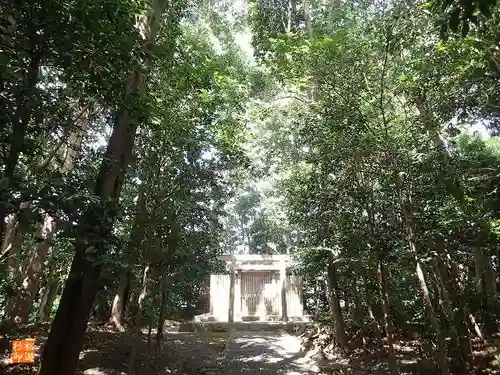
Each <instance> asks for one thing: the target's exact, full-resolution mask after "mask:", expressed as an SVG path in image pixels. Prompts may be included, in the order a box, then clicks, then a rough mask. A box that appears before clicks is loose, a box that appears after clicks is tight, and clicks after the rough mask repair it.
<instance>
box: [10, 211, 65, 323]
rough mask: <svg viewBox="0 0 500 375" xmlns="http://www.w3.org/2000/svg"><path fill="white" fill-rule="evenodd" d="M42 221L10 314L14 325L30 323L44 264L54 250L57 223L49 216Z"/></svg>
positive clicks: (37, 228) (37, 225) (38, 224)
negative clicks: (52, 249) (53, 240)
mask: <svg viewBox="0 0 500 375" xmlns="http://www.w3.org/2000/svg"><path fill="white" fill-rule="evenodd" d="M40 219H41V221H38V222H37V223H36V234H35V238H36V245H35V249H34V251H33V253H32V254H31V258H30V260H29V263H28V267H27V270H26V277H25V278H24V280H23V282H22V285H21V288H20V290H19V294H18V296H17V301H16V304H15V306H14V309H13V311H11V313H10V319H11V321H12V322H14V323H21V324H26V323H28V319H29V314H30V312H31V307H32V305H33V300H34V299H35V296H36V293H37V291H38V285H39V280H40V276H41V273H42V267H43V263H44V262H45V258H46V257H47V255H48V254H49V251H50V249H51V248H52V239H53V234H54V229H55V222H54V220H53V219H52V218H51V217H50V216H49V215H44V217H42V216H41V217H40Z"/></svg>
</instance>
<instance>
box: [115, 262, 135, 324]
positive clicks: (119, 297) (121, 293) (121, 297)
mask: <svg viewBox="0 0 500 375" xmlns="http://www.w3.org/2000/svg"><path fill="white" fill-rule="evenodd" d="M130 279H131V272H130V270H126V271H123V272H122V275H121V278H120V282H119V285H118V290H117V292H116V294H115V298H114V299H113V304H112V307H111V319H110V321H111V322H112V323H113V324H114V325H115V327H116V329H118V330H119V331H120V332H124V331H125V327H124V325H123V322H124V313H125V307H126V304H127V301H128V297H129V293H130V283H131V280H130Z"/></svg>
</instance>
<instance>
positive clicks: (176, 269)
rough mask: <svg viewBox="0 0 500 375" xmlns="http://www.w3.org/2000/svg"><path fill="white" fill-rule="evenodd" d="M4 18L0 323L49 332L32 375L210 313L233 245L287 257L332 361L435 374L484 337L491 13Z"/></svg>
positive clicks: (497, 71)
mask: <svg viewBox="0 0 500 375" xmlns="http://www.w3.org/2000/svg"><path fill="white" fill-rule="evenodd" d="M0 10H1V12H0V116H1V120H2V124H3V125H2V126H1V127H0V161H1V167H0V242H1V249H0V313H1V314H2V316H3V321H4V322H5V323H6V325H24V324H27V323H33V322H37V321H41V322H51V324H52V327H51V332H50V335H49V337H48V341H47V345H46V348H45V351H44V354H43V356H42V365H41V370H40V374H41V375H49V374H56V373H57V374H58V373H61V374H63V373H64V374H73V373H74V372H75V370H76V365H77V361H78V353H79V352H80V350H81V345H82V340H83V335H84V333H85V329H86V326H87V323H88V321H89V320H94V321H111V322H112V323H113V324H114V326H115V327H116V328H117V329H118V330H120V331H124V330H131V331H132V332H134V333H136V334H138V329H139V327H142V326H149V328H150V332H151V327H153V326H155V325H157V326H158V327H159V331H158V332H162V328H163V324H164V321H165V319H166V318H167V317H170V318H175V319H191V318H192V317H193V316H194V315H196V314H201V313H203V312H206V311H207V295H208V288H209V285H208V283H209V275H210V274H211V273H216V272H222V269H221V267H222V265H221V264H219V263H217V261H216V256H217V255H218V254H220V253H222V252H246V253H259V254H271V253H288V254H291V255H292V256H293V259H295V266H294V269H293V270H291V271H293V272H295V273H298V274H301V275H303V277H304V280H305V290H304V297H305V298H304V300H305V305H306V309H307V310H308V312H309V313H310V314H312V315H314V316H315V317H317V318H318V319H319V320H322V321H326V322H327V323H326V324H327V325H329V326H331V328H332V332H333V333H334V335H333V337H334V338H333V343H334V345H335V346H336V347H338V348H339V349H341V350H344V351H348V350H349V349H350V348H351V347H352V345H353V344H352V341H353V340H354V338H355V337H357V336H356V335H359V334H361V336H363V337H377V338H378V339H379V341H380V342H382V343H383V344H382V347H383V348H384V349H383V350H385V351H387V353H388V361H387V363H388V367H389V370H390V372H391V373H393V374H394V373H396V372H397V368H396V361H395V355H394V350H395V349H394V342H395V340H397V339H398V338H401V337H409V336H411V335H412V334H416V335H418V336H419V339H421V340H423V341H425V340H427V341H428V342H430V343H431V344H432V345H430V346H429V348H430V349H428V350H427V352H428V353H426V355H427V356H428V357H429V358H433V362H434V363H435V367H436V369H437V370H438V371H439V372H440V373H442V374H448V373H450V372H451V373H455V372H464V371H466V370H467V368H468V367H470V363H471V361H472V352H471V341H474V339H477V338H480V339H481V340H491V339H492V338H493V337H494V336H495V334H497V332H498V324H499V323H500V321H499V319H500V306H499V303H500V301H499V299H498V290H499V285H500V279H499V276H498V275H499V273H500V214H499V212H500V191H498V185H499V183H500V173H499V171H500V149H499V146H498V138H497V137H496V136H495V135H496V134H497V133H498V131H499V130H500V128H499V127H498V124H499V121H498V120H499V119H500V117H499V114H500V112H499V108H500V106H499V99H500V90H499V88H500V86H499V77H500V55H499V50H498V45H499V42H500V27H499V26H500V19H499V16H500V8H499V6H498V5H497V4H496V2H495V1H486V0H481V1H478V2H467V1H465V2H464V1H448V0H436V1H431V2H415V1H392V2H391V1H372V0H362V1H358V2H347V1H338V0H325V1H313V0H280V1H275V0H250V1H248V2H244V1H241V2H235V4H229V3H225V2H222V1H221V2H213V1H187V0H186V1H166V0H152V1H139V0H126V1H108V0H106V1H82V0H51V1H37V2H23V1H6V0H4V1H1V2H0ZM97 20H99V22H97ZM250 38H251V43H249V42H248V43H247V41H248V40H249V39H250ZM250 44H251V45H250ZM248 49H251V50H252V52H253V54H254V58H252V57H250V56H248V54H246V53H245V50H248ZM478 129H479V132H475V133H474V130H478ZM63 291H64V292H63ZM429 326H430V327H431V328H432V329H431V330H429V329H428V328H427V327H429ZM158 336H159V337H157V340H159V341H161V334H160V335H158Z"/></svg>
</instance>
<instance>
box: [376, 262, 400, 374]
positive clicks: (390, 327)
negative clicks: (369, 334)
mask: <svg viewBox="0 0 500 375" xmlns="http://www.w3.org/2000/svg"><path fill="white" fill-rule="evenodd" d="M378 258H379V259H378V267H377V274H378V288H379V294H380V299H381V300H382V308H383V314H384V325H385V335H386V339H387V354H388V362H389V372H390V373H391V375H396V374H397V373H398V369H397V367H396V357H395V355H394V324H393V318H392V313H391V311H392V309H391V302H390V299H389V276H388V272H387V267H386V265H385V264H384V263H383V261H382V260H381V259H380V255H379V256H378Z"/></svg>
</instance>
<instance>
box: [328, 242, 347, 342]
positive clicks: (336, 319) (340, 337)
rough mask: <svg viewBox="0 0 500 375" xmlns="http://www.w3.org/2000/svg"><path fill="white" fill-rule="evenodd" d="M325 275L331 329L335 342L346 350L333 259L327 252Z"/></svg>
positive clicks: (343, 324)
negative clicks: (331, 321) (326, 277)
mask: <svg viewBox="0 0 500 375" xmlns="http://www.w3.org/2000/svg"><path fill="white" fill-rule="evenodd" d="M327 274H328V280H327V281H328V294H329V301H330V311H331V314H332V320H333V324H334V327H333V328H334V332H335V342H336V344H337V345H338V346H339V347H340V348H341V349H343V350H346V349H347V337H346V333H345V323H344V317H343V316H342V310H341V308H340V300H339V290H338V282H337V270H336V267H335V261H334V257H333V254H332V253H331V251H329V252H328V264H327Z"/></svg>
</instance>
